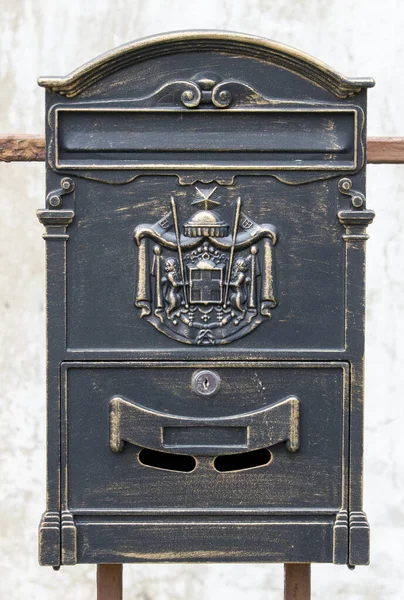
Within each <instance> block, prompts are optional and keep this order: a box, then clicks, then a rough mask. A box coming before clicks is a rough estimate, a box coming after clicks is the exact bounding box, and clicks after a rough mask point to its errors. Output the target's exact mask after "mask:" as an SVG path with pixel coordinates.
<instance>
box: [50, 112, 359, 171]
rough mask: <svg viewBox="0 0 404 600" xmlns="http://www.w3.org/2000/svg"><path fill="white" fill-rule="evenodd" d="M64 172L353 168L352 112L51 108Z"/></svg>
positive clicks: (58, 165) (355, 125)
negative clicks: (89, 170)
mask: <svg viewBox="0 0 404 600" xmlns="http://www.w3.org/2000/svg"><path fill="white" fill-rule="evenodd" d="M54 114H55V122H54V128H55V137H56V141H57V143H56V144H55V166H56V168H59V169H63V168H69V169H119V170H120V169H173V168H178V169H201V168H202V169H241V170H261V169H264V170H274V169H275V170H276V169H291V170H293V169H298V170H300V169H306V170H307V169H309V170H323V169H325V170H330V169H331V170H344V171H346V170H354V169H356V168H357V162H358V159H357V146H358V144H357V140H358V120H359V119H358V116H359V115H358V112H357V110H355V109H354V108H341V109H335V108H332V109H331V108H330V109H325V108H321V109H316V110H307V109H286V108H284V109H258V110H248V111H245V110H243V111H241V110H240V111H238V110H231V111H226V112H225V111H211V110H197V111H187V112H184V111H182V110H175V109H174V110H172V109H170V110H161V109H160V110H153V109H146V110H145V109H143V110H142V109H108V108H97V109H91V108H81V109H77V108H57V109H56V110H55V113H54Z"/></svg>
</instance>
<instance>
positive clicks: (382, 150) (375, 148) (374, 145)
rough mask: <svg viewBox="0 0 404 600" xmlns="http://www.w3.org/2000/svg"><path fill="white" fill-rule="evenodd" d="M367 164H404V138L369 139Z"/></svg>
mask: <svg viewBox="0 0 404 600" xmlns="http://www.w3.org/2000/svg"><path fill="white" fill-rule="evenodd" d="M367 162H368V164H372V165H386V164H390V165H394V164H397V165H398V164H403V163H404V137H369V138H368V144H367Z"/></svg>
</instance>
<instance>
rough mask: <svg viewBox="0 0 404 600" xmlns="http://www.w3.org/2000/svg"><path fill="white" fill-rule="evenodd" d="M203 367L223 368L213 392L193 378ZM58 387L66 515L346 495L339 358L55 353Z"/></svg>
mask: <svg viewBox="0 0 404 600" xmlns="http://www.w3.org/2000/svg"><path fill="white" fill-rule="evenodd" d="M201 367H203V368H204V369H210V368H211V369H213V370H214V371H215V373H217V375H218V376H219V377H220V379H221V384H220V389H219V390H218V391H217V393H216V394H215V395H214V396H209V397H206V398H205V397H202V396H200V395H199V394H197V393H195V391H194V390H193V388H192V376H193V375H194V373H195V372H196V371H197V370H198V369H200V368H201ZM62 389H64V390H65V393H66V396H65V401H64V402H63V403H62V414H61V421H62V442H63V445H62V448H63V453H62V467H63V468H62V475H63V477H62V493H63V495H64V497H65V498H66V506H68V508H69V510H70V511H72V512H73V513H74V514H87V513H88V511H90V512H93V511H96V513H97V514H104V513H107V514H113V513H114V511H118V513H119V511H125V514H127V513H129V514H132V513H133V514H145V513H149V512H150V511H152V512H156V513H159V512H160V513H164V512H165V511H167V510H173V509H175V510H176V511H182V512H187V511H198V510H203V511H204V512H206V511H208V512H212V513H215V512H217V511H219V512H220V511H223V510H231V511H240V510H242V511H246V510H247V511H248V510H254V511H255V510H257V509H259V510H264V511H268V510H269V511H272V510H289V509H291V508H292V507H293V509H294V510H296V509H297V510H302V511H311V510H314V509H317V508H321V510H328V511H331V512H334V511H338V510H339V508H340V507H341V506H343V505H344V503H345V501H346V498H347V485H346V482H347V473H348V463H347V461H348V452H347V444H348V400H349V365H348V364H347V363H343V362H328V363H325V362H324V363H321V362H289V363H287V362H282V363H280V362H265V363H264V362H260V363H258V362H257V363H253V362H249V363H239V362H223V363H220V362H215V363H211V364H210V363H203V365H201V364H200V363H191V362H189V363H167V362H165V363H164V362H154V363H153V362H148V363H145V362H94V363H89V362H86V363H85V362H83V363H64V364H63V365H62ZM146 390H147V393H146ZM146 399H147V400H146ZM67 414H68V415H69V419H67V418H66V416H67Z"/></svg>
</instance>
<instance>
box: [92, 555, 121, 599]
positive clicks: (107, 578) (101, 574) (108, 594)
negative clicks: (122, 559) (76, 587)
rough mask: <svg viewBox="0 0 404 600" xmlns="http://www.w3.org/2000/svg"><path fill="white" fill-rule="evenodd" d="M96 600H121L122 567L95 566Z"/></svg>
mask: <svg viewBox="0 0 404 600" xmlns="http://www.w3.org/2000/svg"><path fill="white" fill-rule="evenodd" d="M97 600H122V565H120V564H119V565H97Z"/></svg>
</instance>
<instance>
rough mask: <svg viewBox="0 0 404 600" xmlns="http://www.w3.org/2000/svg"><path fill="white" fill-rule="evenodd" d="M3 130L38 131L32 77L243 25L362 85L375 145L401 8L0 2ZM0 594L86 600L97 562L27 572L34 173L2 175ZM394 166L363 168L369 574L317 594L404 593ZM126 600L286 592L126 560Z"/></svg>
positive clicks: (36, 351)
mask: <svg viewBox="0 0 404 600" xmlns="http://www.w3.org/2000/svg"><path fill="white" fill-rule="evenodd" d="M0 10H1V12H0V28H1V35H0V47H1V60H0V78H1V84H0V131H1V132H10V133H16V132H27V133H39V132H42V131H43V100H44V92H43V90H42V89H40V88H38V87H37V86H36V77H37V76H38V75H64V74H66V73H68V72H69V71H71V70H72V69H74V68H76V67H77V66H79V65H81V64H82V63H83V62H85V61H87V60H89V59H90V58H93V57H94V56H96V55H97V54H100V53H102V52H104V51H106V50H108V49H110V48H112V47H114V46H117V45H119V44H122V43H124V42H126V41H129V40H133V39H135V38H138V37H142V36H145V35H149V34H152V33H158V32H162V31H170V30H171V31H172V30H177V29H195V28H216V29H230V30H236V31H244V32H248V33H253V34H257V35H262V36H266V37H269V38H273V39H275V40H278V41H281V42H285V43H287V44H290V45H292V46H296V47H298V48H301V49H302V50H305V51H306V52H309V53H310V54H312V55H314V56H316V57H318V58H320V59H322V60H323V61H325V62H327V63H329V64H330V65H332V66H333V67H335V68H337V69H338V70H340V71H341V72H342V73H344V74H345V75H350V76H367V75H370V76H373V77H374V78H375V79H376V82H377V86H376V88H374V89H373V90H370V92H369V99H370V109H369V132H370V134H371V135H400V134H401V135H404V112H403V110H402V103H403V100H402V99H403V97H404V78H403V77H402V65H403V59H404V36H403V33H402V27H401V26H400V23H401V24H402V23H403V18H404V4H403V3H401V2H399V1H398V0H397V1H394V0H384V1H383V2H369V1H368V0H357V1H356V2H354V1H353V0H272V1H270V0H203V1H202V2H183V1H182V2H181V1H179V0H149V1H146V0H144V1H142V0H132V1H129V0H114V1H108V0H96V1H95V2H86V1H85V0H59V1H57V0H36V1H34V0H0ZM0 175H1V186H0V189H1V201H0V206H1V228H0V255H1V263H0V274H1V281H0V306H1V317H0V319H1V321H0V336H1V337H0V364H1V367H0V373H1V396H0V507H1V510H0V598H8V600H14V599H15V600H17V599H18V600H21V599H22V598H26V599H28V600H35V599H41V600H54V599H56V598H57V599H60V598H63V599H64V600H87V599H88V600H90V599H93V598H94V597H95V591H94V590H95V588H94V573H95V569H94V567H91V566H90V567H88V566H78V567H74V568H69V567H65V568H63V569H62V570H61V571H60V572H58V573H55V572H54V571H53V570H52V569H48V568H40V567H39V566H38V565H37V558H36V551H37V550H36V545H37V539H36V536H37V532H36V529H37V524H38V521H39V517H40V514H41V512H42V510H43V508H44V505H45V503H44V493H45V490H44V481H45V387H44V372H45V367H44V351H45V348H44V327H45V323H44V271H45V264H44V249H45V248H44V243H43V241H42V239H41V233H42V227H41V226H40V225H39V224H38V223H37V220H36V217H35V210H36V208H39V207H41V206H42V205H43V201H44V166H43V164H41V163H38V164H11V165H4V164H2V165H0ZM403 191H404V166H397V167H393V166H378V167H376V166H371V167H369V180H368V205H369V207H371V208H373V209H375V210H376V211H377V214H378V216H377V219H376V221H375V223H374V225H372V226H371V227H370V231H369V232H370V234H371V239H370V241H369V242H368V257H369V265H368V320H367V326H368V338H367V361H366V366H367V397H366V472H365V477H366V479H365V508H366V509H367V512H368V516H369V519H370V521H371V526H372V564H371V566H370V567H369V568H365V567H363V568H358V569H356V571H354V572H350V571H348V569H347V568H346V567H334V566H314V567H313V598H314V599H321V600H324V599H325V600H328V599H330V600H333V599H334V598H344V599H348V600H364V599H371V598H374V599H378V600H380V599H383V600H385V599H387V598H389V599H395V600H401V599H402V598H403V597H404V568H403V566H402V557H403V555H404V529H403V528H404V469H403V467H404V453H403V452H402V448H401V436H402V435H403V434H402V429H403V425H404V403H403V398H402V390H403V388H404V369H403V360H404V344H403V335H402V334H403V332H404V327H403V321H402V317H401V314H402V309H403V304H404V285H403V284H404V274H403V270H402V264H403V260H404V245H403V244H402V239H403V238H402V232H403V224H404V198H403ZM125 594H126V595H125V598H126V599H129V598H130V599H133V600H134V599H137V600H140V599H142V600H149V599H150V600H168V599H171V598H172V599H174V598H175V599H176V600H185V599H186V600H219V599H220V600H222V599H223V597H224V596H225V595H229V597H230V595H231V597H232V598H233V600H241V599H243V600H244V599H245V598H246V597H248V599H249V600H263V599H264V598H265V599H268V598H274V599H276V598H281V597H282V567H281V566H273V565H262V566H257V565H246V566H239V565H234V566H231V565H226V566H216V565H210V566H203V565H196V566H178V565H173V566H166V565H156V566H144V565H141V566H127V567H125Z"/></svg>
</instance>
